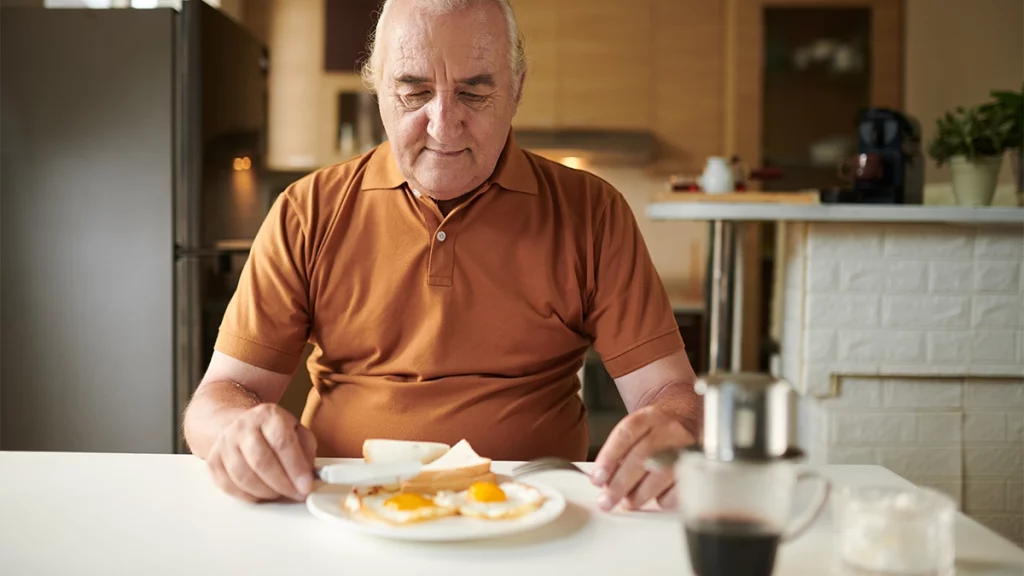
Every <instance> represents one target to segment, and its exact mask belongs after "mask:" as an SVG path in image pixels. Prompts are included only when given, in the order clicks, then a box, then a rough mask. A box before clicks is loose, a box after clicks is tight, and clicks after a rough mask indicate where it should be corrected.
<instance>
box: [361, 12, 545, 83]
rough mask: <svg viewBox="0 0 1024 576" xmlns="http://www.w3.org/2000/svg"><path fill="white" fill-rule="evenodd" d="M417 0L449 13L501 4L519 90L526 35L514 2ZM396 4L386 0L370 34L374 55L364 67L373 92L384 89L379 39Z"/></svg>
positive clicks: (365, 77)
mask: <svg viewBox="0 0 1024 576" xmlns="http://www.w3.org/2000/svg"><path fill="white" fill-rule="evenodd" d="M415 1H416V3H417V4H419V5H420V6H422V7H424V8H426V9H427V10H429V11H431V12H434V13H437V14H448V13H451V12H455V11H457V10H461V9H463V8H467V7H469V6H471V5H473V4H476V3H480V2H493V3H495V4H497V5H498V7H499V8H501V13H502V14H503V15H504V16H505V24H506V27H507V28H508V42H509V50H508V58H509V64H510V65H511V67H512V68H511V69H512V93H513V94H519V89H520V85H519V81H520V78H522V76H523V72H525V71H526V40H525V39H524V38H523V35H522V33H520V32H519V23H518V22H516V15H515V12H514V11H513V10H512V5H511V4H510V3H509V0H415ZM392 4H394V0H384V4H383V5H382V6H381V8H380V16H379V17H378V18H377V26H376V28H375V29H374V31H373V32H372V33H371V34H370V45H369V47H368V50H369V52H370V56H369V57H368V58H367V59H366V61H365V62H364V63H363V66H362V69H361V70H360V73H361V75H362V78H363V82H364V83H365V84H366V86H367V88H369V89H370V90H371V91H373V92H376V91H377V90H379V89H380V81H381V75H382V74H383V72H384V71H383V62H381V58H382V57H383V56H382V55H381V53H380V49H379V46H378V45H377V39H378V38H380V36H381V33H382V32H383V31H384V24H385V20H386V17H387V14H388V11H389V10H390V9H391V5H392Z"/></svg>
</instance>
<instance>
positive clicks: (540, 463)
mask: <svg viewBox="0 0 1024 576" xmlns="http://www.w3.org/2000/svg"><path fill="white" fill-rule="evenodd" d="M547 470H568V471H570V472H579V473H580V474H583V475H584V476H590V474H589V473H587V472H586V471H585V470H583V469H582V468H580V467H579V466H577V465H575V464H573V463H572V462H571V461H569V460H566V459H565V458H557V457H554V456H550V457H546V458H538V459H536V460H530V461H529V462H526V463H525V464H520V465H519V466H516V467H515V468H513V469H512V474H511V476H512V477H513V478H519V477H521V476H525V475H527V474H535V473H537V472H545V471H547Z"/></svg>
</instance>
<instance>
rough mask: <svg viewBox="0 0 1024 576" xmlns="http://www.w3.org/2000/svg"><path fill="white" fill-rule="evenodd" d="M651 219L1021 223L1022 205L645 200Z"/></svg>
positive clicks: (1023, 216)
mask: <svg viewBox="0 0 1024 576" xmlns="http://www.w3.org/2000/svg"><path fill="white" fill-rule="evenodd" d="M646 215H647V217H648V218H649V219H651V220H735V221H761V222H764V221H803V222H887V223H899V222H906V223H915V222H932V223H951V224H955V223H959V224H1009V225H1013V224H1016V225H1024V208H1018V207H1012V206H1005V207H1003V206H1000V207H979V208H968V207H961V206H919V205H914V206H909V205H876V204H872V205H867V204H816V205H794V204H774V203H766V202H762V203H749V204H740V203H735V202H730V203H716V202H700V203H697V202H673V201H661V202H652V203H651V204H648V206H647V210H646Z"/></svg>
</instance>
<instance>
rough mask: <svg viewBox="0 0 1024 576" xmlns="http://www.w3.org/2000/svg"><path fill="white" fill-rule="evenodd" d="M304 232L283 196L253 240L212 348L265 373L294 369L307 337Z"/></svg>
mask: <svg viewBox="0 0 1024 576" xmlns="http://www.w3.org/2000/svg"><path fill="white" fill-rule="evenodd" d="M306 231H307V229H306V228H305V227H303V225H302V221H301V218H300V215H299V212H298V211H297V210H296V208H295V204H294V200H292V199H291V198H290V197H289V196H288V193H287V192H285V193H284V194H281V195H280V196H278V198H277V200H275V201H274V204H273V206H272V207H271V209H270V212H269V213H268V214H267V217H266V219H265V220H264V221H263V224H262V225H261V226H260V229H259V232H257V234H256V238H255V239H254V240H253V245H252V249H251V251H250V252H249V257H248V259H247V260H246V262H245V265H244V266H243V268H242V273H241V276H240V278H239V281H238V287H237V288H236V289H235V293H234V295H232V297H231V300H230V302H229V303H228V306H227V310H226V311H225V313H224V318H223V320H222V321H221V325H220V332H219V333H218V335H217V342H216V344H215V345H214V349H215V350H217V351H218V352H221V353H223V354H226V355H228V356H231V357H233V358H236V359H238V360H241V361H242V362H245V363H247V364H252V365H254V366H258V367H260V368H264V369H266V370H271V371H273V372H278V373H282V374H290V373H292V372H294V371H295V368H296V367H297V366H298V363H299V361H300V359H301V355H302V350H303V347H304V346H305V344H306V341H307V339H308V338H309V325H310V315H309V309H310V307H309V289H308V286H309V282H308V277H307V266H306V263H305V260H306V258H305V253H306V243H307V234H306Z"/></svg>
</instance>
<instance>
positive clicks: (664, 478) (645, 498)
mask: <svg viewBox="0 0 1024 576" xmlns="http://www.w3.org/2000/svg"><path fill="white" fill-rule="evenodd" d="M673 484H674V480H673V478H672V476H670V475H668V474H665V473H663V472H648V473H647V475H646V476H644V477H643V479H642V480H640V483H639V484H638V485H637V487H636V488H635V489H634V490H633V491H632V492H631V493H630V494H629V495H628V496H626V502H627V503H628V504H629V507H630V508H640V507H642V506H643V505H644V504H647V503H648V502H650V501H651V500H654V499H655V498H657V497H658V496H660V495H662V494H664V493H665V492H666V491H668V490H669V489H671V488H672V485H673Z"/></svg>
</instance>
